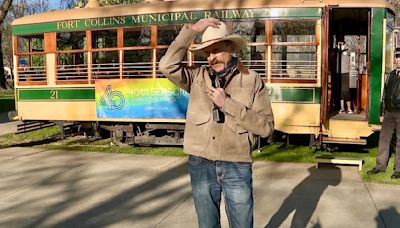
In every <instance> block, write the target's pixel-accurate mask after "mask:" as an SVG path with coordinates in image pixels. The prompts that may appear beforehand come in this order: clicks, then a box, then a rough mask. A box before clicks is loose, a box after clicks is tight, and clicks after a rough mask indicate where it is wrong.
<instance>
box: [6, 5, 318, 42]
mask: <svg viewBox="0 0 400 228" xmlns="http://www.w3.org/2000/svg"><path fill="white" fill-rule="evenodd" d="M321 14H322V10H321V9H320V8H274V9H221V10H204V11H186V12H168V13H155V14H140V15H128V16H114V17H102V18H88V19H75V20H64V21H55V22H45V23H37V24H29V25H16V26H14V27H13V34H14V35H18V34H30V33H37V32H57V31H76V30H85V29H97V28H109V27H124V26H143V25H159V24H177V23H190V22H195V21H197V20H199V19H202V18H209V17H215V18H219V19H221V20H236V19H250V18H253V19H254V18H285V17H291V18H293V17H296V18H318V17H321Z"/></svg>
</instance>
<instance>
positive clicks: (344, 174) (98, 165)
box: [0, 148, 400, 228]
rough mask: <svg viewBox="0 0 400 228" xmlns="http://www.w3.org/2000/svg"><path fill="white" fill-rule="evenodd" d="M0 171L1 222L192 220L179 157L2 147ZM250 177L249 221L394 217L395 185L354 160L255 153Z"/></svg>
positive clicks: (379, 223) (311, 222)
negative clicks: (367, 173) (365, 178)
mask: <svg viewBox="0 0 400 228" xmlns="http://www.w3.org/2000/svg"><path fill="white" fill-rule="evenodd" d="M0 177H1V178H0V215H1V216H0V227H146V228H147V227H166V228H167V227H168V228H170V227H174V228H175V227H178V228H188V227H197V218H196V214H195V211H194V205H193V198H192V195H191V188H190V180H189V177H188V174H187V158H186V157H158V156H141V155H126V154H107V153H94V152H93V153H89V152H87V153H82V152H66V151H50V150H43V149H35V148H8V149H1V150H0ZM253 177H254V198H255V211H254V216H255V217H254V218H255V227H343V228H344V227H346V228H348V227H362V228H369V227H371V228H376V227H399V224H400V215H399V212H400V203H399V196H400V187H399V186H395V185H384V184H371V183H364V182H362V181H361V178H360V176H359V173H358V169H357V167H349V166H341V167H339V168H337V167H333V166H326V167H322V168H319V169H316V168H315V166H314V165H312V164H289V163H273V162H261V161H257V162H255V163H254V174H253ZM222 215H223V218H222V223H223V224H222V227H228V225H227V219H226V216H225V212H222Z"/></svg>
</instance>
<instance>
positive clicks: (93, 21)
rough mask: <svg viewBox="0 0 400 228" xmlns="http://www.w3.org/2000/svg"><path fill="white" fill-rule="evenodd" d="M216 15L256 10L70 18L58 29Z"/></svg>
mask: <svg viewBox="0 0 400 228" xmlns="http://www.w3.org/2000/svg"><path fill="white" fill-rule="evenodd" d="M209 17H216V18H220V19H235V18H250V17H254V10H252V9H240V10H229V9H228V10H218V11H201V12H173V13H160V14H142V15H134V16H117V17H108V18H90V19H85V20H68V21H59V22H57V23H56V24H57V30H58V29H63V30H64V29H78V28H95V27H108V26H127V25H142V24H160V23H163V22H164V23H175V22H190V21H196V20H199V19H201V18H209Z"/></svg>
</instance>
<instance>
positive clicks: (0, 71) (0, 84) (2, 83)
mask: <svg viewBox="0 0 400 228" xmlns="http://www.w3.org/2000/svg"><path fill="white" fill-rule="evenodd" d="M1 44H2V37H1V30H0V90H1V89H7V81H6V80H7V79H6V75H5V74H4V63H3V49H2V47H1Z"/></svg>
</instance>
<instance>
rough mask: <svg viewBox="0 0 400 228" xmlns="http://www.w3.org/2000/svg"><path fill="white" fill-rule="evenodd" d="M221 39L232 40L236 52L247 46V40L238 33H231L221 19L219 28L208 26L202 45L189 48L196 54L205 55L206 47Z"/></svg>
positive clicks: (233, 51)
mask: <svg viewBox="0 0 400 228" xmlns="http://www.w3.org/2000/svg"><path fill="white" fill-rule="evenodd" d="M221 41H232V43H233V47H234V48H233V50H232V53H236V52H238V51H240V50H241V49H242V48H244V46H246V40H245V39H244V38H243V37H242V36H240V35H237V34H232V35H230V34H229V32H228V29H227V28H226V24H225V23H224V22H222V21H221V22H220V25H219V27H218V28H215V27H212V26H208V27H207V29H206V30H205V31H204V32H203V36H202V37H201V44H200V46H197V47H194V48H190V49H189V50H190V51H192V52H194V53H195V54H198V55H204V52H203V49H204V48H206V47H208V46H210V45H212V44H215V43H217V42H221Z"/></svg>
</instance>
